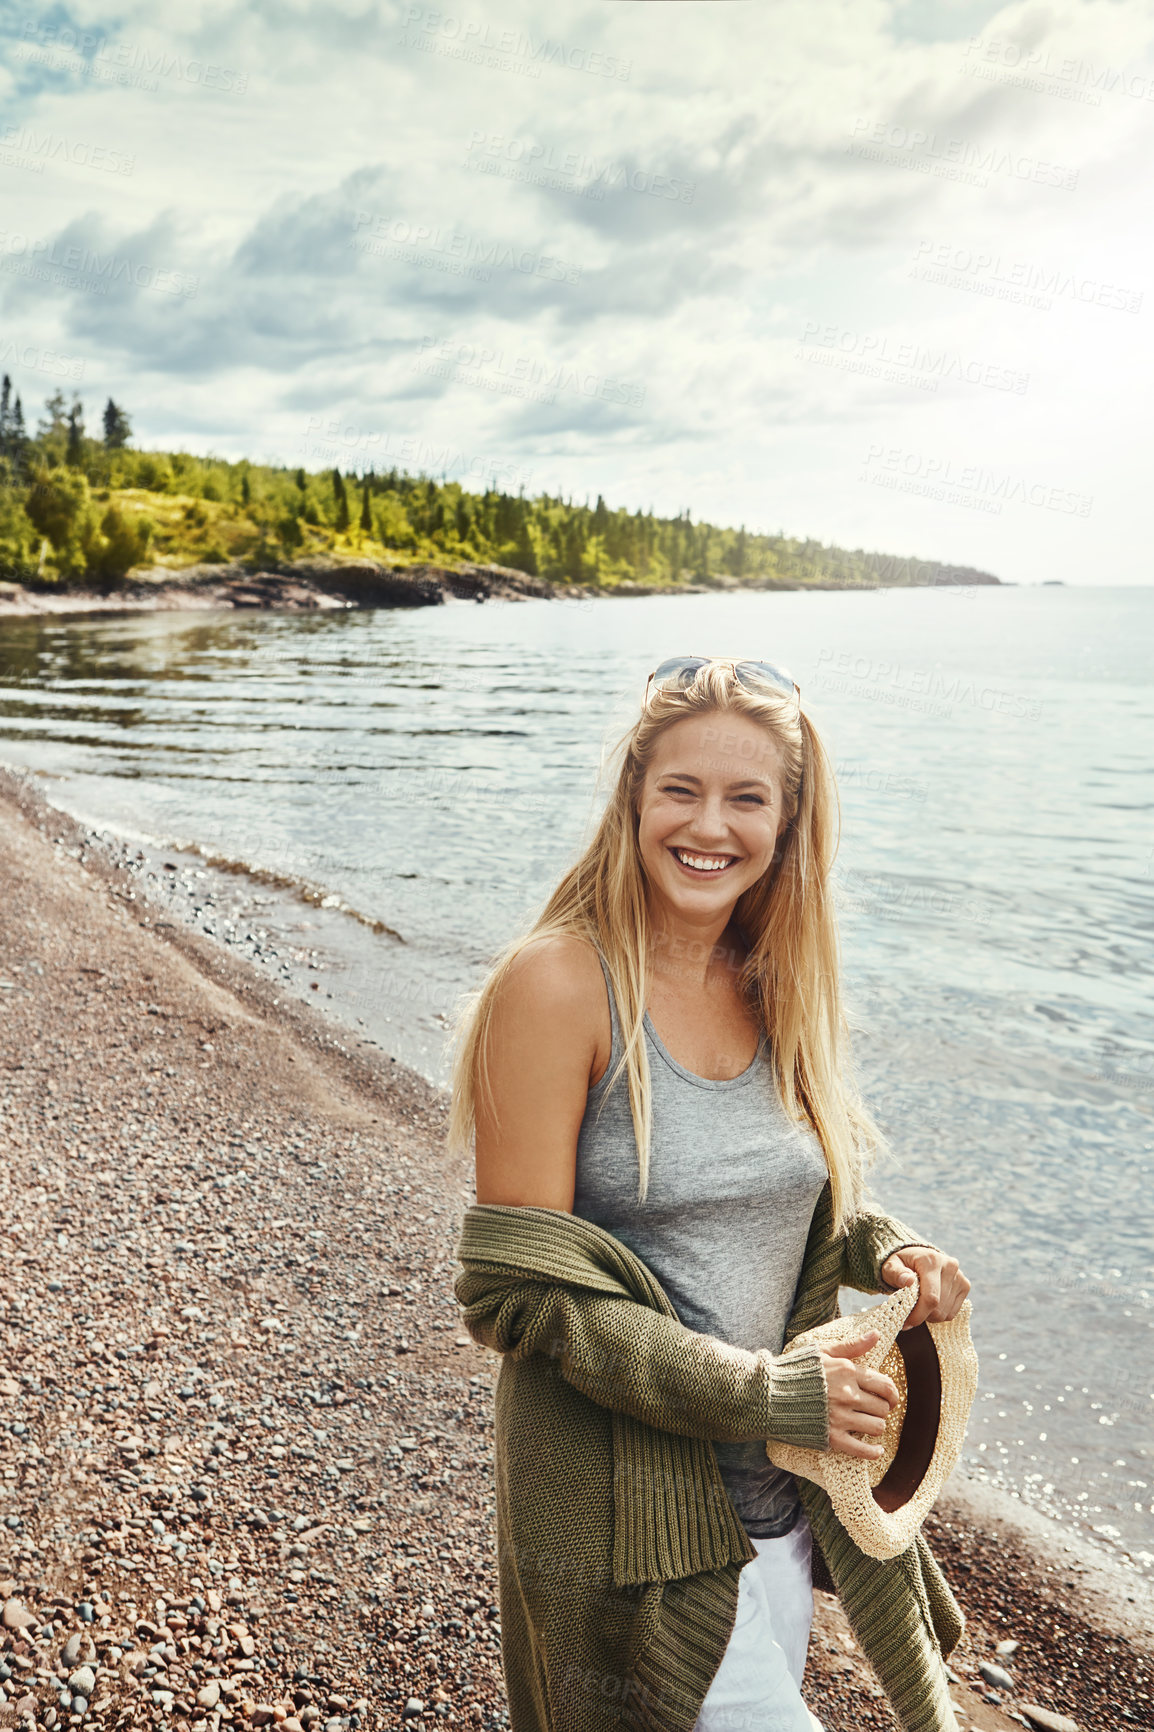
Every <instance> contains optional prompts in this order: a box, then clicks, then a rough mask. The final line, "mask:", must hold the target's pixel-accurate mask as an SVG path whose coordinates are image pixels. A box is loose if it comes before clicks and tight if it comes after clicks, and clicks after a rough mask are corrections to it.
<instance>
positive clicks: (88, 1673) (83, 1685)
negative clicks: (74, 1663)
mask: <svg viewBox="0 0 1154 1732" xmlns="http://www.w3.org/2000/svg"><path fill="white" fill-rule="evenodd" d="M68 1688H69V1689H70V1690H71V1691H72V1694H73V1695H74V1696H83V1697H85V1698H86V1699H87V1698H88V1697H89V1696H91V1695H92V1692H93V1691H94V1690H95V1688H96V1673H95V1672H94V1671H93V1670H92V1667H91V1666H78V1667H77V1668H76V1670H75V1672H73V1674H72V1676H71V1677H70V1678H69V1680H68Z"/></svg>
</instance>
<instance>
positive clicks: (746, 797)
mask: <svg viewBox="0 0 1154 1732" xmlns="http://www.w3.org/2000/svg"><path fill="white" fill-rule="evenodd" d="M737 797H738V799H739V800H752V801H753V803H754V805H755V806H764V805H765V801H764V800H763V799H762V797H761V795H760V794H739V795H738V796H737Z"/></svg>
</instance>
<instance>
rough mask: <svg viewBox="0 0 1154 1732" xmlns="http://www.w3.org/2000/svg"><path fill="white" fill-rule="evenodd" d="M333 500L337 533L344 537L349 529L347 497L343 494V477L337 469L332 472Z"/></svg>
mask: <svg viewBox="0 0 1154 1732" xmlns="http://www.w3.org/2000/svg"><path fill="white" fill-rule="evenodd" d="M333 498H334V499H335V500H336V506H337V532H338V534H340V535H345V534H346V533H347V532H348V527H349V496H348V494H347V493H346V492H345V481H344V476H343V475H342V474H341V472H340V470H339V469H334V470H333Z"/></svg>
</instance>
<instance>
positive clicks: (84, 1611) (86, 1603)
mask: <svg viewBox="0 0 1154 1732" xmlns="http://www.w3.org/2000/svg"><path fill="white" fill-rule="evenodd" d="M76 1615H77V1617H78V1618H79V1619H80V1622H81V1623H82V1624H91V1623H92V1621H93V1619H94V1618H95V1616H96V1613H95V1611H94V1610H93V1606H92V1602H91V1600H81V1602H80V1604H79V1605H78V1606H77V1608H76Z"/></svg>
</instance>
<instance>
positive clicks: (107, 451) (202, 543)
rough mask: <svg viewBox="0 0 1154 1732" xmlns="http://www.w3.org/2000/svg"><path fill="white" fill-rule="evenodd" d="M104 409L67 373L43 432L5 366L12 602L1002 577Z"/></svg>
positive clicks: (511, 593) (1, 568)
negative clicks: (141, 441)
mask: <svg viewBox="0 0 1154 1732" xmlns="http://www.w3.org/2000/svg"><path fill="white" fill-rule="evenodd" d="M101 425H102V429H103V436H102V437H101V438H96V437H93V436H90V435H89V434H88V432H87V431H86V428H85V422H84V406H83V404H82V403H81V402H80V400H79V398H78V397H75V396H74V397H73V399H72V402H71V404H68V403H66V401H65V399H64V396H63V393H61V392H59V391H57V392H56V393H54V395H53V396H51V397H49V398H48V400H47V402H46V404H45V414H44V416H43V418H42V419H41V421H40V423H39V427H38V430H37V432H36V433H35V434H30V433H29V432H28V431H27V429H26V427H25V423H24V412H23V408H22V405H21V401H20V398H19V396H18V395H14V393H13V389H12V383H11V380H10V379H9V378H8V377H7V375H5V376H4V379H3V385H2V391H0V615H2V614H14V613H37V612H51V613H58V612H74V611H79V610H81V609H84V610H87V609H98V610H100V611H106V610H113V609H115V610H117V611H119V610H122V609H126V608H133V609H135V608H141V607H144V608H172V607H220V606H234V607H287V608H319V607H403V606H429V605H437V604H439V603H443V602H446V601H452V600H464V601H486V600H501V599H528V598H531V597H532V598H554V597H564V596H572V595H579V596H583V597H587V596H615V595H616V596H627V595H628V596H639V595H694V594H705V593H709V592H711V591H717V590H740V589H754V590H775V589H781V590H795V589H863V590H864V589H888V588H925V587H935V586H947V587H957V586H965V587H970V586H972V585H975V584H997V583H999V581H1000V580H999V579H998V578H997V577H994V576H993V575H992V574H991V573H989V572H984V571H976V570H974V569H972V568H971V567H969V566H960V565H951V564H947V563H945V562H943V561H941V560H935V559H921V558H913V557H904V556H899V555H894V554H887V553H878V552H867V551H866V550H865V549H864V548H860V547H859V548H854V549H852V550H851V549H847V548H843V547H838V546H836V545H833V544H828V545H827V544H825V543H823V542H820V541H815V540H812V539H805V540H802V539H799V538H797V537H795V536H788V535H786V534H785V533H784V531H779V532H778V533H777V534H765V533H757V532H755V531H753V530H747V529H746V528H745V527H744V526H741V527H738V528H732V527H727V526H722V525H717V524H713V523H707V522H695V521H694V520H693V517H692V514H691V513H690V512H689V511H688V510H683V511H681V512H679V513H678V514H677V515H676V516H674V517H661V516H658V515H656V514H655V513H654V512H653V510H652V509H649V510H641V509H640V508H637V509H634V510H629V509H628V508H626V507H623V506H618V507H612V506H609V505H608V504H607V503H606V502H605V500H604V498H603V497H601V496H600V495H598V497H597V500H596V502H595V503H594V504H590V503H589V501H588V500H585V501H584V502H583V503H582V502H579V501H576V500H574V499H573V498H571V497H569V498H562V497H561V496H560V495H557V496H553V495H550V494H548V493H539V494H536V495H534V496H532V497H529V496H528V495H527V494H526V492H525V489H524V486H523V485H521V486H518V487H517V489H516V491H512V490H511V488H512V486H513V483H514V482H515V480H516V477H515V476H513V477H510V476H508V475H504V474H503V473H502V472H501V470H500V469H499V468H498V469H497V470H495V471H494V472H493V473H491V474H488V475H487V478H486V479H484V481H483V482H482V480H481V479H480V477H478V478H477V480H476V483H475V484H470V480H469V476H468V475H466V476H465V477H464V478H463V479H459V480H457V479H450V478H449V477H448V476H447V475H442V477H441V478H440V479H439V480H438V479H436V478H434V477H433V476H430V475H425V474H420V475H413V474H408V473H406V472H403V471H401V470H399V469H397V468H390V469H388V470H382V471H380V472H377V471H375V470H373V469H371V468H367V467H358V466H356V465H353V466H350V465H349V462H348V457H347V455H346V456H344V459H343V461H342V457H341V454H340V453H335V452H334V453H333V455H334V456H335V457H336V458H337V460H336V461H335V462H334V463H333V464H332V466H331V467H326V468H323V469H306V468H304V467H303V466H302V467H298V468H292V467H290V466H284V467H277V466H274V465H268V464H258V463H251V462H249V461H248V460H247V459H240V460H238V461H230V460H228V459H226V458H223V457H216V456H212V455H208V456H194V455H191V454H190V453H188V452H184V451H171V452H165V451H140V450H137V449H135V448H134V447H133V446H132V444H131V442H130V439H131V424H130V422H129V418H128V416H127V415H126V413H125V412H124V410H123V409H122V408H121V407H120V406H119V405H118V404H116V403H115V402H114V401H113V400H112V398H109V399H108V402H107V404H106V406H105V409H104V412H103V416H102V422H101ZM321 454H322V453H321V451H320V450H319V449H318V450H310V456H312V457H314V458H315V457H316V456H317V455H321ZM323 454H324V455H326V456H327V455H329V453H328V452H327V449H326V450H325V451H324V453H323ZM503 483H504V484H503Z"/></svg>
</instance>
